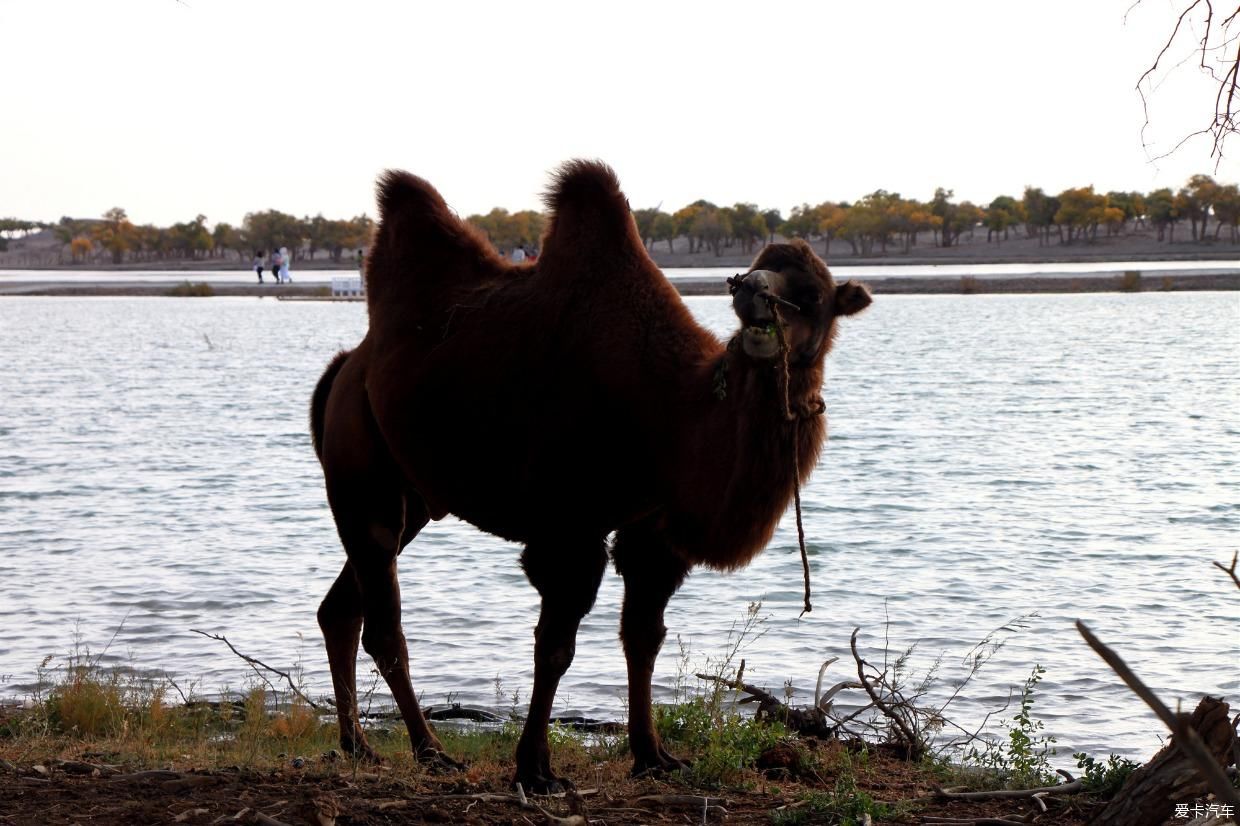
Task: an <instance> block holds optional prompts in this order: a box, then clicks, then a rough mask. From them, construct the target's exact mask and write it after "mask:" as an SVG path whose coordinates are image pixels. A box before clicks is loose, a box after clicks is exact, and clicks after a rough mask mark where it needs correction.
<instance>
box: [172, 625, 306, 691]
mask: <svg viewBox="0 0 1240 826" xmlns="http://www.w3.org/2000/svg"><path fill="white" fill-rule="evenodd" d="M189 630H190V631H193V632H194V633H195V634H201V635H202V636H204V637H206V638H207V639H212V640H216V641H218V642H222V643H224V645H227V646H228V648H229V650H230V651H232V652H233V653H234V654H236V655H237V656H238V657H240V658H241V659H243V660H245V661H246V663H248V664H249V666H250V668H253V669H254V671H255V673H257V674H258V675H259V676H260V677H263V674H262V672H261V671H259V669H260V668H262V669H264V670H266V671H270V672H271V673H272V674H276V675H278V676H280V677H283V678H284V681H285V682H286V683H288V687H289V689H290V690H291V691H292V692H293V693H294V694H296V695H297V696H298V697H300V698H301V699H302V700H303V701H305V702H306V704H308V705H309V706H310V708H312V709H314V710H315V711H324V710H325V709H324V707H323V706H322V705H320V704H319V703H316V702H315V701H314V700H311V699H310V698H309V697H307V696H306V694H305V693H304V692H303V691H302V690H301V689H300V688H298V687H297V685H296V684H295V683H294V682H293V678H292V677H290V676H289V674H288V672H287V671H281V670H280V669H278V668H272V667H271V666H269V665H267V663H265V662H263V661H262V660H259V659H255V658H254V657H251V656H248V655H246V654H242V653H241V652H240V651H238V650H237V649H236V647H235V646H234V645H233V644H232V643H231V642H229V641H228V637H225V636H224V635H223V634H208V633H207V632H206V631H199V630H198V629H197V628H191V629H189ZM263 680H264V681H265V682H267V684H268V685H271V682H270V681H269V680H267V678H266V677H263ZM272 688H273V689H274V686H272Z"/></svg>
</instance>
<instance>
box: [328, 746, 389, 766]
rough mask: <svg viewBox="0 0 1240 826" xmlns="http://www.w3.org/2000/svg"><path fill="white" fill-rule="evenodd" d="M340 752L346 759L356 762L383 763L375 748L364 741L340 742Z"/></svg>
mask: <svg viewBox="0 0 1240 826" xmlns="http://www.w3.org/2000/svg"><path fill="white" fill-rule="evenodd" d="M340 753H341V754H342V755H344V757H346V758H347V759H349V760H353V761H355V762H358V763H370V764H372V765H375V766H379V765H382V763H383V758H382V757H380V756H379V755H378V754H376V753H375V750H374V749H372V748H371V747H370V744H369V743H366V742H360V743H341V744H340ZM329 754H330V752H329Z"/></svg>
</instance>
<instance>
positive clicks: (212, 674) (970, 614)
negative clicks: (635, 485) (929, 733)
mask: <svg viewBox="0 0 1240 826" xmlns="http://www.w3.org/2000/svg"><path fill="white" fill-rule="evenodd" d="M687 303H688V305H689V306H690V308H691V309H692V311H693V312H694V314H695V315H696V316H697V317H698V318H699V319H700V320H701V321H703V322H704V323H705V324H707V325H708V326H709V327H711V328H712V329H714V330H715V331H717V332H719V333H720V334H726V332H727V331H729V330H730V329H731V328H732V327H733V326H734V322H735V319H734V317H733V316H732V314H731V312H730V308H729V305H728V303H727V300H726V299H725V298H721V297H699V298H690V299H688V301H687ZM1238 322H1240V295H1238V294H1236V293H1143V294H1088V295H1031V296H1018V295H1013V296H880V297H879V298H878V299H877V300H876V301H875V303H874V305H873V306H872V307H871V308H870V309H869V310H868V311H867V312H866V313H864V314H863V315H861V316H859V317H857V318H855V319H846V320H845V321H844V322H843V323H842V330H841V333H840V337H839V340H838V343H837V345H836V348H835V351H834V352H833V354H832V355H831V357H830V358H829V360H828V366H827V383H826V387H825V390H824V393H825V397H826V400H827V406H828V417H829V421H830V434H831V435H830V440H829V442H828V445H827V448H826V450H825V451H824V453H823V455H822V458H821V462H820V464H819V466H818V468H817V471H816V472H815V475H814V478H813V480H812V481H811V482H810V484H809V485H808V486H807V487H806V488H805V490H804V491H803V498H804V503H805V508H804V511H805V528H806V536H807V542H808V545H809V549H810V557H811V566H812V573H813V587H814V599H813V602H814V606H815V608H814V611H813V613H812V614H808V615H806V616H805V617H804V618H800V619H798V614H799V612H800V608H801V587H802V586H801V563H800V558H799V555H798V552H797V543H796V531H795V524H794V521H793V519H792V515H791V514H788V515H786V517H785V519H784V521H783V523H782V525H781V527H780V529H779V531H778V532H777V534H776V536H775V538H774V540H773V541H772V543H771V545H770V547H769V549H768V550H767V551H766V552H765V553H764V554H763V555H761V556H760V557H759V558H758V559H757V560H756V561H755V562H754V564H753V565H751V566H750V567H749V568H747V569H745V570H743V571H740V572H738V573H735V574H731V575H723V574H716V573H710V572H706V571H700V572H696V573H695V574H694V575H693V576H691V577H690V579H689V580H688V581H687V583H686V584H685V586H684V587H683V588H682V590H681V591H680V593H679V594H678V595H677V596H676V597H675V598H674V599H673V600H672V603H671V606H670V608H669V610H668V613H667V618H666V622H667V626H668V628H669V636H668V643H667V644H666V645H665V646H664V650H663V656H662V657H661V659H660V661H659V667H658V671H657V674H656V684H657V689H656V699H667V698H669V697H670V694H671V688H672V686H673V684H674V683H675V681H676V680H677V677H678V672H680V673H681V674H683V672H684V666H683V665H680V664H679V663H678V661H679V660H680V659H681V657H680V651H679V649H678V643H677V638H678V636H679V640H680V642H681V643H682V644H683V646H684V647H685V649H686V650H687V652H688V653H687V658H688V663H689V665H688V669H689V670H690V671H691V670H694V669H697V668H699V667H700V666H701V665H702V664H703V661H704V659H705V658H707V657H718V656H720V655H721V654H722V653H723V651H724V650H725V649H726V647H727V645H728V638H729V632H730V630H731V629H733V628H734V627H735V626H738V625H739V624H740V623H742V622H743V620H744V617H745V614H746V608H747V606H748V605H749V604H750V603H751V602H754V601H761V603H762V607H761V609H760V614H761V615H762V616H764V617H766V620H765V622H764V624H763V626H762V627H763V629H764V630H765V634H763V635H762V636H761V637H759V638H758V639H756V640H753V641H752V642H751V643H750V644H749V645H748V646H747V647H746V648H745V649H744V650H743V652H742V655H743V656H744V657H745V658H746V661H747V666H746V679H747V680H748V681H751V682H754V683H757V684H760V685H765V686H767V687H769V688H771V689H772V690H773V691H774V692H775V693H780V690H781V687H782V686H783V685H784V683H785V681H788V680H790V681H791V683H792V687H793V689H794V690H795V692H796V699H795V700H794V702H801V703H805V702H809V701H810V698H811V697H812V694H813V689H814V682H815V679H816V677H817V674H818V667H819V665H820V664H821V663H822V662H823V661H824V660H825V659H827V658H829V657H832V656H841V657H843V661H842V662H841V663H838V664H836V665H835V666H834V667H833V669H832V670H831V671H830V672H828V678H827V682H829V683H830V682H834V681H835V680H840V679H845V678H846V677H847V676H848V674H850V673H852V669H851V659H850V657H849V653H848V638H849V634H850V633H851V631H852V629H853V627H855V626H860V627H861V629H862V631H861V636H860V641H861V644H862V647H863V651H864V653H865V655H866V656H867V658H868V659H870V660H871V661H875V660H877V661H881V660H882V659H883V653H882V648H883V646H884V640H885V639H889V647H890V650H891V654H890V655H889V656H888V659H891V658H892V657H894V656H895V654H896V653H898V652H900V651H902V650H903V649H905V648H906V647H908V646H909V645H912V644H914V643H916V645H917V647H916V650H915V652H914V654H913V656H912V658H911V661H910V662H911V663H912V665H913V667H914V669H915V670H918V671H924V669H925V668H927V667H929V666H930V664H932V663H933V662H934V661H935V660H936V659H937V658H938V657H940V656H942V664H941V666H940V668H939V676H940V682H939V684H938V685H937V686H936V689H935V692H936V695H937V696H939V697H941V698H943V699H945V698H946V696H947V695H948V694H950V691H951V688H952V685H953V681H954V680H958V679H959V678H960V677H961V676H962V675H963V674H964V673H965V670H966V669H965V667H964V665H963V661H962V660H963V658H964V657H965V656H966V654H968V652H969V650H970V649H971V648H972V647H973V646H974V645H975V644H976V643H978V642H979V641H981V640H982V639H983V638H984V637H985V636H986V635H987V634H988V633H990V632H991V631H992V630H994V629H996V628H998V627H1000V626H1002V625H1004V624H1005V623H1008V622H1009V621H1010V620H1012V619H1014V618H1016V617H1019V616H1023V615H1028V614H1031V613H1036V616H1032V617H1028V618H1027V619H1026V620H1025V621H1024V622H1023V623H1022V624H1023V626H1024V627H1023V628H1022V629H1020V630H1018V631H1017V632H1015V633H1014V634H1011V635H1008V636H1007V644H1006V645H1005V646H1004V647H1003V648H1002V649H1001V650H1000V651H999V652H998V653H997V654H996V655H995V657H994V658H993V659H992V660H991V662H990V663H989V664H988V665H987V666H986V667H985V668H984V669H983V670H982V671H981V672H980V673H979V674H978V675H977V677H975V678H974V680H973V682H972V683H971V684H970V685H969V687H968V688H967V689H966V691H965V692H964V693H963V695H962V697H961V698H960V699H959V700H957V701H956V702H955V703H954V704H953V706H952V708H953V709H954V711H955V718H954V719H957V720H959V721H960V722H962V723H973V724H976V723H977V722H979V721H980V720H981V719H982V717H983V716H984V715H985V713H986V712H987V711H991V710H993V709H995V708H997V707H999V706H1001V705H1002V704H1003V703H1004V701H1005V700H1006V699H1007V697H1008V695H1009V690H1010V689H1011V688H1012V687H1013V686H1016V687H1019V685H1020V683H1022V682H1023V680H1024V679H1025V677H1026V676H1028V674H1029V672H1030V670H1031V669H1032V668H1033V666H1034V665H1035V663H1036V664H1041V665H1042V666H1043V667H1045V668H1046V669H1047V671H1046V675H1045V678H1044V680H1043V682H1042V683H1041V685H1040V686H1039V687H1038V694H1037V701H1036V705H1035V708H1034V714H1035V716H1037V717H1040V718H1041V719H1042V720H1044V721H1045V723H1046V730H1047V732H1048V733H1050V734H1052V735H1054V736H1055V737H1057V738H1058V740H1059V747H1060V751H1061V754H1066V753H1068V752H1071V751H1073V750H1081V749H1083V750H1086V751H1090V752H1092V753H1101V754H1105V753H1107V752H1109V751H1116V752H1118V753H1121V754H1126V755H1129V756H1133V757H1142V756H1148V755H1149V753H1150V752H1152V751H1153V750H1154V749H1155V748H1156V747H1157V745H1158V742H1159V741H1158V735H1160V734H1161V733H1162V730H1161V726H1160V725H1159V724H1157V723H1156V721H1155V720H1154V718H1153V716H1152V715H1151V714H1150V713H1149V712H1148V711H1147V710H1146V708H1145V706H1144V704H1142V703H1141V701H1140V700H1138V699H1137V698H1136V697H1135V696H1133V695H1131V694H1130V693H1129V692H1128V691H1127V689H1125V688H1124V687H1123V686H1122V685H1121V684H1120V683H1119V681H1118V679H1117V678H1116V677H1115V676H1114V675H1113V674H1112V673H1111V672H1110V670H1109V669H1108V668H1107V667H1106V666H1105V665H1104V664H1103V663H1102V662H1101V660H1099V659H1098V658H1097V657H1096V656H1095V655H1094V654H1093V652H1092V651H1090V650H1089V649H1088V648H1087V647H1086V646H1085V644H1084V643H1083V642H1082V641H1081V640H1080V638H1079V637H1078V635H1077V633H1076V631H1075V630H1074V628H1073V625H1072V623H1073V621H1074V620H1075V619H1077V618H1082V619H1084V620H1086V621H1087V622H1088V623H1089V624H1090V625H1091V626H1092V627H1093V629H1094V630H1095V632H1096V633H1098V634H1099V636H1101V637H1102V639H1103V640H1105V641H1107V642H1108V643H1110V644H1111V645H1112V646H1113V647H1115V648H1116V649H1117V650H1118V651H1119V652H1120V653H1121V654H1122V655H1123V656H1125V657H1126V658H1127V660H1128V661H1129V663H1130V664H1131V665H1132V666H1133V668H1134V669H1135V670H1136V671H1137V673H1138V674H1140V675H1141V676H1142V677H1144V678H1145V679H1146V680H1147V681H1148V682H1149V683H1150V684H1151V685H1152V686H1153V687H1154V688H1155V690H1156V691H1158V692H1159V694H1160V695H1161V696H1162V697H1163V699H1164V700H1166V701H1168V702H1170V703H1174V702H1175V701H1176V700H1177V699H1183V701H1184V703H1185V705H1186V706H1192V705H1194V704H1195V703H1196V701H1197V699H1198V698H1199V697H1200V696H1201V694H1203V693H1211V694H1215V695H1219V694H1222V695H1226V696H1228V697H1229V698H1230V699H1231V700H1233V701H1234V700H1236V699H1237V694H1238V690H1240V633H1238V632H1240V593H1237V591H1236V589H1235V587H1234V586H1233V585H1232V584H1231V582H1230V581H1229V580H1228V578H1227V577H1226V575H1225V574H1223V573H1222V572H1221V571H1219V570H1218V569H1216V568H1213V567H1211V565H1210V562H1211V561H1219V562H1223V563H1227V562H1229V561H1230V559H1231V555H1232V553H1233V552H1234V551H1235V550H1236V549H1237V548H1238V547H1240V531H1238V529H1240V473H1238V472H1237V467H1238V465H1237V460H1238V459H1240V370H1237V364H1240V333H1238V330H1240V324H1238ZM365 327H366V314H365V307H364V305H363V304H348V303H344V304H340V303H318V302H278V301H274V300H271V299H264V298H215V299H205V300H204V299H171V298H0V352H3V353H4V354H5V357H6V358H5V359H4V362H3V364H2V365H0V696H7V697H18V698H20V697H25V696H29V695H30V693H31V692H32V691H34V690H35V687H36V682H37V679H38V674H39V670H40V664H41V663H42V662H43V661H44V659H45V657H49V656H51V657H52V658H53V659H52V660H51V661H50V662H49V663H48V664H47V668H49V669H55V668H57V667H62V666H63V665H64V663H65V662H66V657H67V656H68V655H69V654H70V653H71V652H73V651H74V649H75V646H76V647H77V650H78V651H79V652H83V651H86V650H89V651H90V652H91V656H92V658H94V657H98V658H99V661H100V663H101V664H103V665H108V666H117V667H123V668H132V669H134V670H136V671H138V672H140V673H147V674H163V673H168V674H170V675H172V676H174V677H175V679H176V680H177V682H178V684H179V685H181V687H182V688H187V687H189V686H191V685H193V686H196V689H197V690H198V691H199V692H200V693H206V694H214V693H218V692H220V691H222V690H225V689H230V688H231V689H238V688H241V687H244V686H245V685H246V684H247V681H248V680H250V679H251V677H250V676H249V672H248V669H247V668H246V667H245V666H244V664H243V663H242V662H241V661H240V660H239V659H237V658H236V657H235V656H234V655H232V654H231V653H229V652H228V651H227V649H225V648H224V647H223V645H222V644H220V643H217V642H213V641H211V640H208V639H205V638H203V637H201V636H198V635H196V634H194V633H192V632H191V630H190V629H201V630H204V631H209V632H213V633H220V634H224V635H226V636H227V637H228V638H229V639H230V640H231V641H232V642H233V643H234V644H235V645H236V646H237V647H238V648H239V649H241V650H242V651H244V652H246V653H247V654H250V655H252V656H255V657H258V658H259V659H262V660H264V661H265V662H268V663H270V664H272V665H276V666H279V667H289V666H292V665H294V664H297V663H300V665H301V667H302V669H303V670H304V678H305V680H306V683H307V685H308V686H309V687H310V689H311V691H312V693H315V694H318V693H326V692H328V691H330V679H329V675H328V670H327V661H326V656H325V654H324V651H323V647H322V641H321V637H320V635H319V632H318V628H317V625H316V623H315V610H316V608H317V605H318V601H319V600H320V599H321V598H322V596H323V594H324V593H325V592H326V590H327V588H328V586H329V585H330V583H331V581H332V580H333V579H334V577H335V575H336V573H337V572H338V571H339V569H340V566H341V564H342V562H343V559H344V554H343V551H342V549H341V547H340V545H339V542H338V540H337V538H336V534H335V529H334V526H333V523H332V520H331V516H330V513H329V512H328V509H327V505H326V502H325V498H324V494H323V486H322V477H321V474H320V471H319V467H318V464H317V462H316V460H315V457H314V453H313V450H312V448H311V446H310V440H309V436H308V433H307V422H306V419H307V416H306V411H307V405H308V399H309V396H310V392H311V390H312V388H313V387H314V384H315V382H316V381H317V379H318V377H319V375H320V373H321V371H322V369H323V367H324V366H325V365H326V363H327V361H328V360H329V359H330V357H331V356H332V354H333V353H335V352H336V350H338V349H340V348H347V347H350V346H352V345H354V344H356V342H357V341H358V340H359V339H360V337H361V336H362V334H363V332H364V330H365ZM518 553H519V549H518V548H517V547H516V546H513V545H512V544H510V543H506V542H502V541H500V540H497V539H495V538H494V537H490V536H486V535H484V534H481V533H480V532H478V531H477V530H475V529H473V528H472V527H470V526H468V525H465V524H463V523H460V522H456V521H454V520H450V519H449V520H445V521H443V522H440V523H434V524H432V525H430V526H428V527H427V528H426V529H425V530H424V531H423V532H422V534H421V535H420V536H419V537H418V539H417V540H416V541H415V542H414V543H413V544H412V545H411V546H410V547H409V548H408V549H407V550H406V551H405V554H404V556H403V557H402V559H404V560H406V561H405V568H406V569H408V570H407V571H405V572H403V573H402V581H401V586H402V590H403V594H404V602H405V615H404V626H405V630H406V634H407V635H408V637H409V644H410V649H411V655H412V660H413V676H414V685H415V687H416V688H417V689H418V690H419V692H420V693H421V694H422V695H423V696H424V699H425V701H426V702H427V703H431V704H439V703H443V702H446V701H448V700H454V701H457V702H463V703H466V704H474V705H482V706H489V707H495V706H497V705H501V706H506V705H507V704H508V703H509V702H510V699H511V695H512V693H513V692H514V691H518V692H519V694H520V698H521V699H520V702H521V703H522V704H524V703H525V701H526V699H527V698H528V694H529V687H530V684H531V681H532V649H533V634H532V631H533V626H534V623H535V621H536V617H537V600H536V595H535V592H534V590H533V589H532V588H531V587H529V585H528V584H527V583H526V582H525V581H524V578H523V576H522V574H521V571H520V568H519V566H518V564H517V556H518ZM411 560H416V569H417V575H416V576H414V575H413V573H412V572H413V569H414V567H415V566H414V565H411V564H409V562H410V561H411ZM620 600H621V588H620V587H619V579H618V577H616V576H615V575H614V573H609V575H608V576H607V577H606V578H605V580H604V583H603V587H602V589H601V590H600V593H599V598H598V602H597V604H596V606H595V609H594V611H593V613H591V614H590V615H589V616H588V617H587V618H586V620H585V621H584V622H583V623H582V628H581V633H580V636H579V638H578V646H577V658H576V660H575V662H574V664H573V667H572V669H571V670H570V671H569V672H568V674H567V675H566V677H565V679H564V681H563V683H562V686H561V689H560V694H559V697H558V700H557V707H556V713H559V714H570V713H577V714H584V715H587V716H591V717H601V718H609V719H623V716H624V713H625V711H624V703H623V700H622V698H623V696H624V661H623V656H622V653H621V650H620V645H619V641H618V639H617V629H618V622H619V607H620ZM113 636H114V639H113ZM109 641H110V644H109ZM846 663H848V665H846ZM369 671H370V661H369V659H368V658H366V657H365V656H363V659H362V661H361V663H360V668H359V682H360V685H361V686H363V687H366V686H369V685H371V684H372V682H373V680H374V678H373V676H372V675H370V674H369ZM497 678H498V680H499V682H500V684H501V691H500V693H501V694H502V695H503V696H502V698H499V699H497V696H496V695H497V691H496V681H497ZM380 685H381V683H380ZM376 696H377V698H378V699H377V700H376V702H379V703H382V700H383V696H384V695H383V693H382V692H377V694H376ZM1012 713H1014V708H1013V709H1009V711H1007V712H1005V713H1004V714H1003V715H1000V716H1010V715H1011V714H1012ZM949 716H950V715H949Z"/></svg>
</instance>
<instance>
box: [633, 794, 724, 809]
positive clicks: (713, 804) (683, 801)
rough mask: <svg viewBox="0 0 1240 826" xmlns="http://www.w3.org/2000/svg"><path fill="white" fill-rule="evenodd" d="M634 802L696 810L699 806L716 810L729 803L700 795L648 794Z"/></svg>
mask: <svg viewBox="0 0 1240 826" xmlns="http://www.w3.org/2000/svg"><path fill="white" fill-rule="evenodd" d="M633 802H634V803H639V804H640V803H654V804H656V805H659V806H682V807H686V808H689V807H692V808H694V809H696V808H697V807H698V806H708V807H710V808H712V809H714V808H723V806H724V805H725V804H726V803H727V802H728V801H726V800H724V799H723V798H722V797H704V796H702V795H699V794H648V795H645V796H643V797H639V798H636V799H635V800H634V801H633Z"/></svg>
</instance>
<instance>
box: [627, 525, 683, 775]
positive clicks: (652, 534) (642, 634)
mask: <svg viewBox="0 0 1240 826" xmlns="http://www.w3.org/2000/svg"><path fill="white" fill-rule="evenodd" d="M611 555H612V559H613V561H614V562H615V564H616V570H617V571H619V572H620V576H621V577H622V578H623V579H624V607H623V609H622V610H621V614H620V640H621V642H622V643H623V644H624V658H625V662H626V664H627V666H628V672H629V674H628V676H629V747H630V748H631V749H632V752H633V775H634V776H638V775H643V774H659V773H662V772H668V771H676V770H679V769H682V768H684V767H685V766H686V765H687V764H686V763H685V762H684V761H683V760H679V759H677V758H676V757H674V756H672V755H671V754H670V753H668V751H667V749H665V748H664V747H663V743H662V741H661V740H660V739H659V735H658V732H656V731H655V727H654V715H653V708H652V704H651V693H650V681H651V677H652V676H653V674H654V663H655V659H656V658H657V657H658V655H659V649H660V648H661V647H662V645H663V638H664V636H666V635H667V628H666V627H665V626H664V625H663V611H664V609H665V608H667V603H668V600H670V599H671V597H672V594H674V593H676V591H677V589H678V588H680V585H681V583H682V582H684V580H685V577H686V576H687V575H688V573H689V566H688V565H686V564H685V562H684V560H682V559H681V558H680V557H679V556H678V555H677V554H676V553H675V551H673V550H672V548H671V546H670V545H668V543H667V541H666V540H665V539H664V538H663V537H662V536H661V535H660V534H659V533H658V531H657V530H655V529H654V528H653V527H652V526H649V525H631V526H627V527H624V528H621V529H620V530H618V531H616V539H615V542H614V543H613V545H612V551H611Z"/></svg>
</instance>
